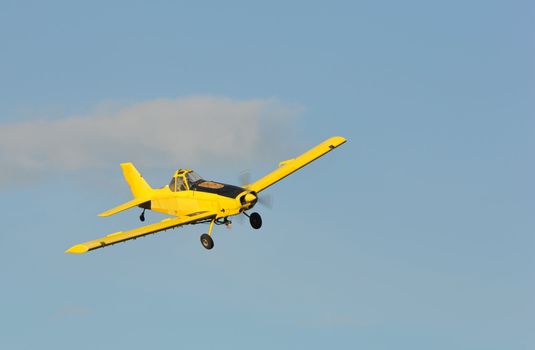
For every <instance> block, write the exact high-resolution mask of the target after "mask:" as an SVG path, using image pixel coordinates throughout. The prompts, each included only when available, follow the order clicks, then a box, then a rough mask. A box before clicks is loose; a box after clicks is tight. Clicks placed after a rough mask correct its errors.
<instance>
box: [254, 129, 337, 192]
mask: <svg viewBox="0 0 535 350" xmlns="http://www.w3.org/2000/svg"><path fill="white" fill-rule="evenodd" d="M345 142H346V139H345V138H343V137H341V136H335V137H331V138H330V139H328V140H325V141H323V142H322V143H320V144H319V145H317V146H316V147H314V148H312V149H310V150H308V151H307V152H305V153H303V154H301V155H300V156H299V157H297V158H294V159H289V160H285V161H284V162H281V163H280V164H279V168H278V169H277V170H274V171H273V172H271V173H269V174H267V175H266V176H264V177H263V178H261V179H260V180H258V181H256V182H255V183H253V184H250V185H249V186H247V188H248V189H250V190H252V191H255V192H260V191H263V190H265V189H266V188H268V187H269V186H271V185H273V184H274V183H276V182H278V181H280V180H282V179H284V178H285V177H286V176H288V175H290V174H291V173H293V172H296V171H297V170H299V169H301V168H302V167H304V166H305V165H307V164H308V163H310V162H313V161H314V160H316V159H318V158H319V157H321V156H323V155H324V154H326V153H329V152H330V151H332V150H333V149H335V148H336V147H338V146H340V145H342V144H344V143H345Z"/></svg>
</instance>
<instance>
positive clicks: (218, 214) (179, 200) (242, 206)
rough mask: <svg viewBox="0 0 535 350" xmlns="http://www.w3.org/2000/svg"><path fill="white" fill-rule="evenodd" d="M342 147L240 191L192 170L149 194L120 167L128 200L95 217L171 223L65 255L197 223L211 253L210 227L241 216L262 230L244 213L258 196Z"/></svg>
mask: <svg viewBox="0 0 535 350" xmlns="http://www.w3.org/2000/svg"><path fill="white" fill-rule="evenodd" d="M345 142H346V139H344V138H343V137H340V136H335V137H331V138H330V139H328V140H325V141H324V142H322V143H320V144H319V145H317V146H316V147H314V148H312V149H310V150H309V151H307V152H305V153H303V154H301V155H300V156H298V157H296V158H293V159H289V160H285V161H283V162H281V163H279V168H277V169H276V170H274V171H273V172H271V173H269V174H268V175H266V176H264V177H263V178H261V179H260V180H258V181H256V182H254V183H252V184H249V185H246V186H244V187H238V186H233V185H227V184H223V183H219V182H214V181H207V180H204V179H203V178H202V177H201V176H199V175H198V174H197V173H195V172H194V171H193V170H190V169H179V170H177V171H176V172H175V174H174V175H173V178H172V179H171V182H170V183H169V185H166V186H164V187H163V188H159V189H154V188H152V187H150V186H149V184H148V183H147V182H146V181H145V179H144V178H143V177H142V176H141V174H140V173H139V172H138V171H137V169H136V168H135V167H134V165H133V164H132V163H122V164H121V167H122V169H123V174H124V178H125V180H126V182H127V183H128V185H129V186H130V189H131V191H132V195H133V196H134V199H132V200H131V201H129V202H126V203H124V204H121V205H119V206H117V207H115V208H113V209H110V210H108V211H105V212H103V213H101V214H99V216H110V215H113V214H117V213H119V212H121V211H123V210H126V209H130V208H133V207H140V208H142V209H143V212H142V213H141V216H140V220H141V221H145V215H144V214H145V210H146V209H149V210H154V211H157V212H160V213H164V214H168V215H172V216H174V218H168V219H164V220H162V221H160V222H157V223H154V224H150V225H146V226H142V227H138V228H135V229H133V230H129V231H124V232H122V231H121V232H115V233H112V234H109V235H107V236H105V237H103V238H99V239H95V240H92V241H88V242H85V243H81V244H77V245H75V246H73V247H71V248H69V249H67V250H66V251H65V253H74V254H82V253H86V252H88V251H90V250H95V249H98V248H102V247H106V246H109V245H113V244H116V243H119V242H124V241H127V240H130V239H136V238H138V237H142V236H146V235H149V234H153V233H156V232H160V231H164V230H167V229H170V228H175V227H178V226H183V225H188V224H200V223H210V226H209V228H208V233H205V234H203V235H202V236H201V243H202V245H203V247H204V248H206V249H212V248H213V247H214V241H213V240H212V237H211V234H212V229H213V227H214V224H216V225H230V224H231V221H230V220H229V219H228V218H229V217H230V216H233V215H239V214H244V215H245V216H247V217H248V218H249V222H250V224H251V226H252V227H253V228H254V229H259V228H260V227H261V226H262V218H261V217H260V214H258V213H256V212H255V213H251V214H248V213H247V212H246V211H247V210H250V209H252V208H253V207H254V206H255V204H256V203H257V201H258V199H259V197H258V195H259V193H260V192H262V191H263V190H265V189H266V188H268V187H269V186H271V185H273V184H274V183H276V182H278V181H280V180H282V179H283V178H285V177H286V176H288V175H290V174H291V173H293V172H295V171H297V170H299V169H301V168H302V167H304V166H305V165H307V164H309V163H310V162H312V161H314V160H316V159H318V158H319V157H321V156H323V155H324V154H326V153H328V152H330V151H332V150H333V149H335V148H336V147H338V146H340V145H342V144H343V143H345Z"/></svg>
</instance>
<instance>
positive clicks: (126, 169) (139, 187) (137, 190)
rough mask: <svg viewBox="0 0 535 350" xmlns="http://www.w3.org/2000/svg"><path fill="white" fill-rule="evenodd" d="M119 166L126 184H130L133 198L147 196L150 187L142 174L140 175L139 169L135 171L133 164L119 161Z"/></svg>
mask: <svg viewBox="0 0 535 350" xmlns="http://www.w3.org/2000/svg"><path fill="white" fill-rule="evenodd" d="M121 168H122V169H123V175H124V179H125V180H126V182H127V183H128V186H130V190H131V191H132V195H133V196H134V198H139V197H148V196H149V195H150V193H151V192H152V188H151V187H150V186H149V184H148V183H147V181H145V179H144V178H143V176H141V174H140V173H139V171H137V169H136V167H135V166H134V164H132V163H121Z"/></svg>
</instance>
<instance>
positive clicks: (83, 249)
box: [65, 244, 89, 254]
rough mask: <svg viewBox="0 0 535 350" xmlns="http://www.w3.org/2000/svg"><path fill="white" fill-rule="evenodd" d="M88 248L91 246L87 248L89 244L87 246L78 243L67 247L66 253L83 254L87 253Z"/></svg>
mask: <svg viewBox="0 0 535 350" xmlns="http://www.w3.org/2000/svg"><path fill="white" fill-rule="evenodd" d="M88 250H89V248H87V246H85V245H83V244H77V245H74V246H72V247H70V248H69V249H67V250H66V251H65V253H71V254H83V253H87V251H88Z"/></svg>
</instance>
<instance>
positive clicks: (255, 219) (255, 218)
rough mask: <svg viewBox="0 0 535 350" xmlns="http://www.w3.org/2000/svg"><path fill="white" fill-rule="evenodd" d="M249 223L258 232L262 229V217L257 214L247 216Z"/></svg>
mask: <svg viewBox="0 0 535 350" xmlns="http://www.w3.org/2000/svg"><path fill="white" fill-rule="evenodd" d="M249 223H250V224H251V226H252V227H253V228H254V229H255V230H258V229H259V228H260V227H262V217H261V216H260V214H258V213H252V214H251V215H250V216H249Z"/></svg>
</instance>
